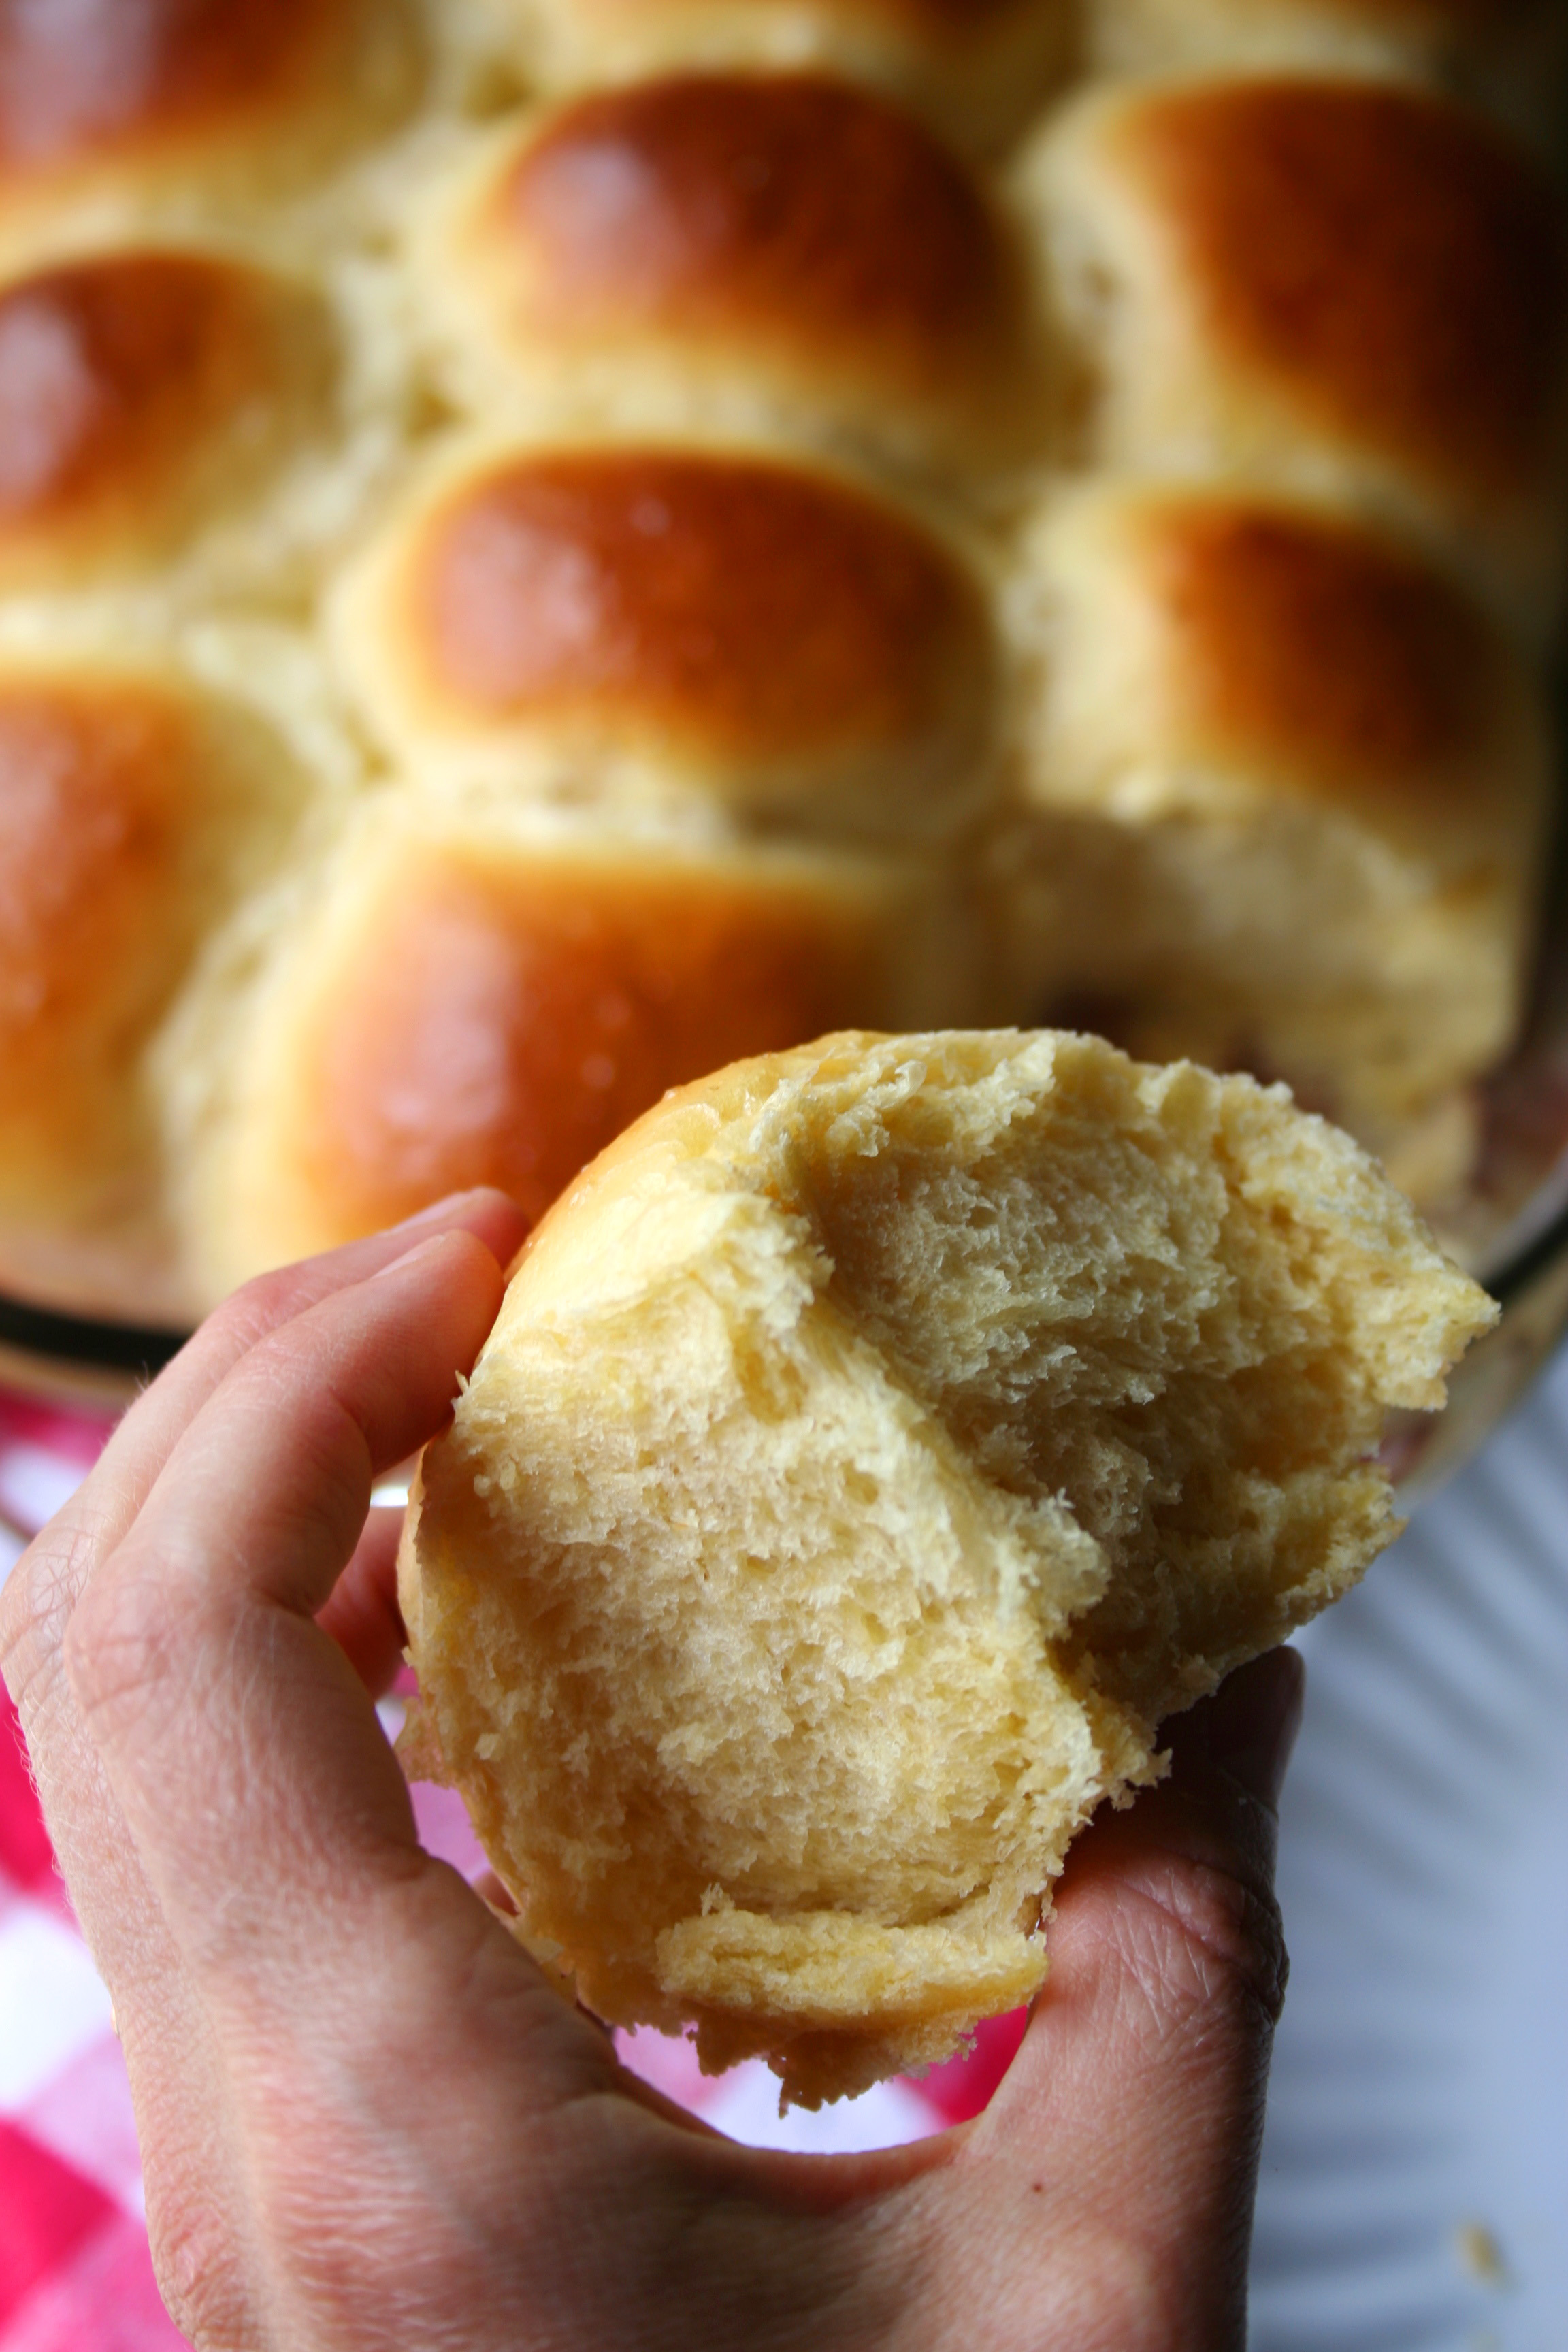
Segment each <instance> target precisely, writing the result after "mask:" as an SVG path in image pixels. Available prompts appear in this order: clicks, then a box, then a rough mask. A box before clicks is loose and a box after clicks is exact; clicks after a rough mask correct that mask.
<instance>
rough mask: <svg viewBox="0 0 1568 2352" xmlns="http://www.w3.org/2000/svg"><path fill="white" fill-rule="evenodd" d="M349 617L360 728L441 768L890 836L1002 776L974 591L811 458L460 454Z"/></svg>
mask: <svg viewBox="0 0 1568 2352" xmlns="http://www.w3.org/2000/svg"><path fill="white" fill-rule="evenodd" d="M336 617H337V633H336V634H337V644H338V646H339V650H340V656H341V659H342V667H343V669H344V671H345V673H346V675H347V676H348V677H350V678H351V679H352V680H353V683H354V685H355V686H356V687H357V688H358V691H359V695H360V699H361V702H362V704H363V709H364V711H365V714H366V716H367V718H368V719H369V721H370V723H371V725H372V726H373V728H374V730H375V732H376V733H377V735H378V736H379V738H380V739H381V740H382V741H383V742H384V744H385V745H386V747H387V748H388V749H389V750H390V751H392V752H393V754H394V755H395V758H396V759H397V760H398V761H399V763H400V764H402V765H404V766H405V767H414V766H417V767H419V768H420V769H422V770H423V771H424V772H428V773H437V774H440V773H450V774H461V775H464V776H480V775H482V776H484V777H485V778H487V779H489V780H492V781H500V782H504V783H505V784H506V785H507V786H508V787H509V788H510V789H511V790H513V791H515V792H518V793H522V794H523V795H525V796H528V795H531V796H551V797H556V798H568V799H575V800H595V801H599V802H601V803H621V804H623V805H625V804H637V803H670V802H677V803H679V802H685V803H697V804H700V805H702V804H705V805H708V806H711V807H717V808H720V809H734V810H738V811H742V812H745V813H747V814H751V815H752V816H755V817H757V818H759V819H772V820H774V821H777V820H781V819H784V818H788V819H790V820H792V821H793V822H794V823H795V824H797V825H799V826H801V827H802V828H804V829H805V830H806V831H808V832H819V831H825V830H826V831H835V832H844V831H851V832H862V833H866V834H873V835H882V836H884V837H886V838H888V839H889V840H890V841H891V842H892V843H893V844H894V845H899V844H901V843H903V842H906V841H908V840H910V838H911V837H919V836H921V835H929V834H931V833H932V832H937V831H941V830H942V829H943V828H945V827H948V826H950V825H951V824H952V823H953V822H954V820H955V819H956V818H958V817H960V816H962V815H964V814H968V813H969V812H971V811H972V810H973V807H974V805H975V803H976V801H977V799H979V798H980V797H982V796H983V795H984V793H985V791H986V789H987V788H988V786H989V785H990V784H991V783H992V782H993V774H992V763H991V757H990V754H991V741H990V737H991V730H992V729H993V727H994V719H995V675H994V646H993V638H992V625H991V617H990V614H989V611H988V608H987V604H986V602H985V599H984V595H983V593H982V590H981V585H980V583H979V580H978V578H977V577H976V575H975V574H974V572H973V571H972V570H971V568H970V567H969V566H968V564H967V563H966V562H964V561H963V559H962V558H961V557H960V556H959V555H958V554H957V553H956V552H955V551H953V549H952V548H951V547H950V546H949V545H948V544H947V543H946V541H944V540H943V539H942V538H940V537H938V536H937V535H936V534H935V533H934V532H933V531H932V530H930V529H928V528H927V527H926V526H925V525H924V524H923V523H922V522H921V521H920V520H918V519H917V518H916V517H915V516H914V515H912V514H911V513H910V512H909V511H907V510H906V509H903V508H901V507H898V506H894V505H891V504H889V503H888V502H887V501H886V500H884V499H879V498H877V497H874V496H872V495H871V494H870V493H869V492H868V491H867V490H866V489H865V488H862V487H860V486H858V484H856V483H854V482H852V481H851V480H850V479H848V478H847V477H845V476H843V475H840V474H837V473H834V472H829V471H828V470H826V468H825V467H819V466H816V465H815V464H808V463H806V462H805V461H804V460H802V461H794V460H790V459H788V458H785V457H780V456H777V455H773V454H768V453H764V452H759V451H755V450H749V449H740V448H731V449H724V448H718V449H711V448H710V449H704V448H701V447H699V446H693V445H690V444H688V445H684V446H683V445H680V444H677V443H668V444H665V445H662V446H661V445H652V446H650V445H646V444H638V443H631V444H621V443H617V442H615V441H612V440H608V439H606V440H604V441H602V442H599V443H597V444H594V443H583V444H580V445H578V446H570V445H568V446H542V447H531V448H510V449H508V448H486V447H481V448H479V449H473V448H466V449H463V450H461V451H459V452H458V453H457V454H456V455H455V456H453V457H449V458H448V459H447V461H446V462H445V463H444V464H443V465H442V466H441V467H439V468H438V469H437V473H436V475H435V477H434V478H433V479H432V480H431V481H429V482H427V483H426V484H425V485H423V486H422V487H421V488H419V489H418V490H417V491H416V493H414V494H413V495H412V497H411V498H410V499H408V500H407V501H405V504H404V506H403V507H402V509H400V510H399V511H398V513H397V514H396V515H395V518H394V519H393V520H392V522H391V523H390V524H389V525H388V527H387V528H386V530H384V532H383V533H382V534H381V536H380V538H379V540H378V541H377V542H376V543H375V544H374V546H373V547H372V548H371V550H370V551H368V553H367V554H366V556H365V557H364V558H363V561H362V562H360V563H359V564H358V565H357V567H356V568H355V569H354V571H353V572H352V573H351V574H350V575H349V576H348V578H347V579H346V580H345V583H344V585H343V590H342V594H341V595H340V599H339V604H338V610H337V616H336Z"/></svg>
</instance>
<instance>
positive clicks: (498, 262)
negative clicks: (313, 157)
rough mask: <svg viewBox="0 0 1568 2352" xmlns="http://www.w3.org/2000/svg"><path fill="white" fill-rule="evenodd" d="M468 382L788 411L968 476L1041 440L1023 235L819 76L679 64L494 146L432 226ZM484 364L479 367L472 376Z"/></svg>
mask: <svg viewBox="0 0 1568 2352" xmlns="http://www.w3.org/2000/svg"><path fill="white" fill-rule="evenodd" d="M420 285H421V289H422V292H423V293H425V294H426V298H427V299H426V305H425V308H426V310H428V311H430V312H434V313H436V314H437V315H439V314H440V313H441V312H442V311H443V310H445V311H446V313H447V322H448V323H447V334H446V336H445V338H444V351H443V362H444V365H445V367H446V369H447V373H449V375H450V376H451V378H452V381H453V382H454V383H455V384H456V385H457V387H458V394H459V396H462V395H463V394H464V392H465V391H467V393H468V396H469V397H470V398H473V397H477V398H479V399H480V400H482V401H486V402H488V403H489V404H494V405H505V404H507V403H508V402H509V401H520V400H521V401H522V402H524V403H526V404H529V405H531V406H534V407H538V408H542V409H544V410H546V412H548V411H549V409H550V408H551V407H552V405H553V407H554V409H555V412H556V413H557V414H561V413H565V414H568V415H576V416H577V417H579V418H581V417H583V416H584V415H587V416H593V417H597V418H604V419H607V420H613V421H614V422H615V423H616V424H617V425H621V426H623V427H626V428H627V429H629V430H630V431H632V432H644V433H645V432H647V431H648V430H649V429H650V428H652V429H654V430H658V429H660V428H663V429H666V430H668V428H669V427H670V426H671V425H674V426H676V427H678V428H679V427H680V426H689V424H690V422H691V419H692V416H693V413H694V411H698V410H700V412H701V414H702V415H704V416H706V417H708V418H709V419H710V420H713V421H720V422H721V421H723V420H725V419H729V420H730V421H731V423H732V424H733V425H735V426H737V427H738V428H740V429H747V428H750V429H757V428H758V427H759V426H760V427H761V428H762V429H764V430H766V429H770V428H771V429H773V430H774V431H777V430H778V429H780V427H781V426H782V427H783V428H784V430H785V431H787V432H788V433H790V434H791V435H793V436H795V437H797V438H799V439H802V440H805V441H810V440H813V439H823V438H829V439H837V440H840V441H843V442H845V443H847V445H848V446H849V447H850V448H851V449H859V450H862V451H867V452H869V453H870V454H871V455H872V456H873V457H874V458H875V457H891V458H892V459H894V460H896V461H900V462H902V463H905V464H912V465H914V466H916V467H921V469H922V470H936V471H938V472H940V473H942V474H943V475H944V476H945V477H946V478H948V479H949V480H950V481H952V482H954V483H959V484H962V483H963V481H964V480H965V479H966V478H969V477H971V476H975V475H977V476H980V477H981V478H984V477H985V476H986V475H987V474H988V473H990V472H991V471H993V470H994V469H995V468H997V467H1005V466H1008V465H1016V464H1018V463H1019V462H1021V461H1022V460H1023V459H1024V458H1026V457H1028V456H1030V455H1035V456H1037V455H1039V453H1040V451H1041V449H1042V447H1043V446H1044V445H1045V443H1046V441H1047V437H1048V427H1049V425H1050V403H1049V397H1048V393H1047V381H1046V379H1047V363H1046V358H1045V354H1044V352H1043V351H1042V349H1041V338H1040V336H1039V332H1038V323H1037V319H1036V317H1035V314H1034V310H1033V307H1032V301H1031V295H1030V289H1029V286H1028V282H1027V272H1026V268H1025V265H1024V261H1023V257H1022V255H1021V253H1020V251H1019V250H1018V239H1017V238H1016V235H1015V233H1014V231H1013V229H1012V227H1011V226H1010V225H1009V224H1008V223H1006V222H1005V219H1004V217H1003V215H1002V213H1001V210H1000V208H999V206H998V205H996V204H995V202H994V199H992V198H991V197H989V196H988V194H987V193H986V191H985V189H984V184H983V183H982V182H981V181H980V179H979V178H978V177H977V175H976V174H975V173H973V171H971V170H970V169H969V168H968V167H967V166H966V165H965V164H963V163H961V162H960V161H959V159H958V158H957V157H956V156H955V155H953V154H952V152H950V151H949V150H948V149H946V148H945V147H944V146H943V145H942V143H941V142H940V141H938V140H937V139H936V138H934V137H933V136H932V135H931V133H930V132H929V131H926V130H925V129H923V128H922V126H921V124H920V123H919V121H917V120H916V119H914V118H913V117H911V116H910V115H908V114H906V113H905V112H904V111H903V110H901V109H900V108H899V107H896V106H893V105H891V104H889V103H888V102H887V101H886V100H882V99H880V98H879V97H877V96H875V95H873V94H872V93H870V92H868V91H863V90H858V89H854V88H853V87H852V86H850V85H848V84H847V83H844V82H842V81H839V80H837V79H833V78H832V77H830V76H828V75H826V74H822V73H786V74H777V73H775V74H755V73H752V74H737V73H732V72H731V73H717V72H708V73H683V74H669V75H664V76H661V77H660V78H658V79H655V80H651V81H639V82H634V83H631V84H629V85H626V86H624V87H621V88H617V89H609V90H598V91H595V92H593V93H591V94H590V95H589V96H587V97H584V98H579V99H577V100H574V101H573V102H572V103H571V104H570V105H567V106H564V107H562V108H560V109H558V110H554V111H552V112H550V113H546V114H545V115H543V116H542V118H541V119H538V120H536V121H533V122H531V124H530V125H529V127H528V128H527V130H526V131H524V132H523V133H522V134H521V136H520V135H519V133H518V131H516V129H515V127H511V126H509V127H508V129H507V130H506V131H504V132H502V133H501V134H500V136H499V137H498V138H496V139H494V140H491V141H488V142H486V143H485V146H484V149H483V151H482V154H481V156H480V158H479V161H478V163H477V164H476V165H475V167H474V169H473V170H472V172H471V173H468V174H466V175H463V177H462V179H461V183H460V186H459V188H458V192H457V194H455V196H453V197H451V198H449V199H448V201H447V205H446V206H445V207H444V208H443V211H442V216H441V218H440V220H439V225H438V227H437V233H436V234H435V236H431V237H427V238H426V241H425V250H424V252H423V255H422V257H421V266H420ZM481 371H482V373H481Z"/></svg>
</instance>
